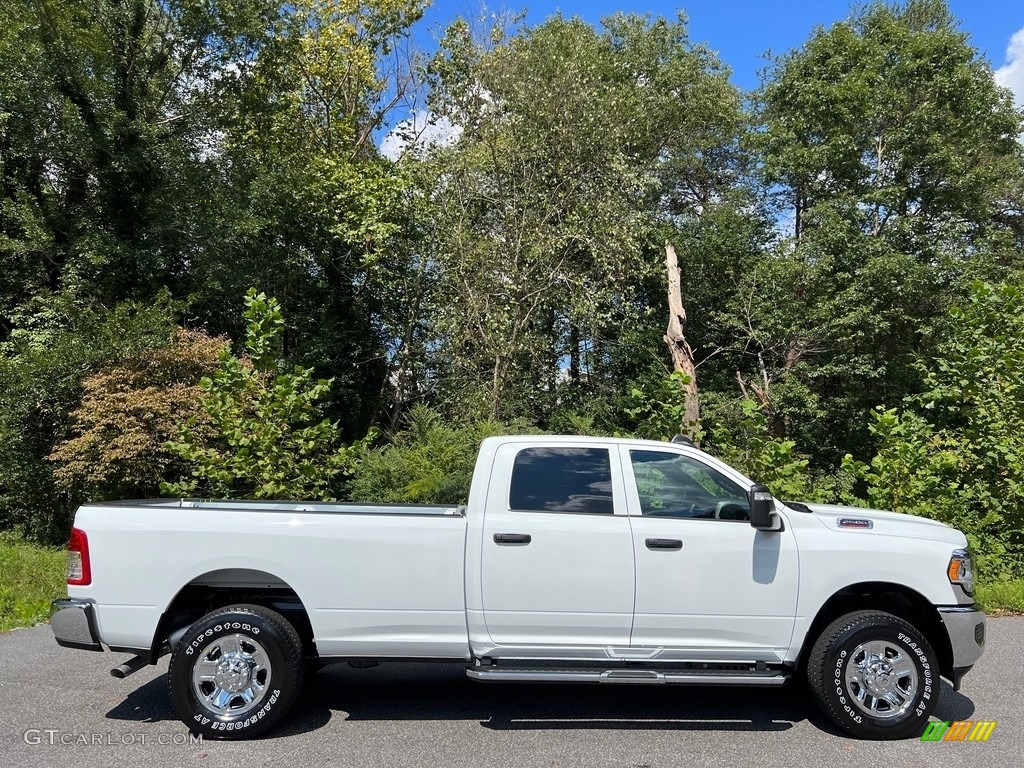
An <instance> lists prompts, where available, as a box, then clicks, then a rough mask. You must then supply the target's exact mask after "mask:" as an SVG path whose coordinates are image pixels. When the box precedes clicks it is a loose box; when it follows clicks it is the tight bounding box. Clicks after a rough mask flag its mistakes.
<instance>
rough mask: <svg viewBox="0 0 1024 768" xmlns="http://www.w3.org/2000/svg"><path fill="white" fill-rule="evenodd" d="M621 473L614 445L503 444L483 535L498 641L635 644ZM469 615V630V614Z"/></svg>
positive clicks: (580, 651) (490, 631)
mask: <svg viewBox="0 0 1024 768" xmlns="http://www.w3.org/2000/svg"><path fill="white" fill-rule="evenodd" d="M621 478H622V474H621V468H620V467H619V454H618V451H617V450H615V447H614V446H612V445H608V444H600V443H595V442H593V441H588V442H587V443H586V444H585V445H581V444H580V443H579V442H576V443H559V442H558V441H557V440H556V441H551V442H550V443H545V442H543V441H542V440H541V441H538V440H537V439H533V440H531V442H529V443H525V444H524V443H517V442H509V443H505V444H503V445H500V446H499V447H498V449H497V451H496V453H495V456H494V464H493V469H492V471H491V475H490V485H489V488H488V492H487V496H486V507H485V509H484V521H483V532H482V537H481V541H480V547H481V551H480V580H481V581H480V586H481V603H482V609H483V620H484V623H485V625H486V633H487V636H488V637H489V639H490V642H491V643H493V644H494V645H495V646H498V647H500V648H504V649H506V651H507V650H508V649H513V648H518V649H520V650H521V651H523V652H524V653H525V655H531V654H530V649H533V651H534V653H535V654H536V655H543V652H542V650H541V649H542V648H553V647H557V648H558V649H560V651H561V652H563V653H565V654H567V655H570V656H580V657H582V656H592V655H594V653H595V649H598V650H599V651H600V652H602V653H603V649H605V648H608V647H618V648H622V649H624V650H628V648H629V635H630V629H631V626H632V622H633V587H634V569H633V541H632V537H631V535H630V526H629V518H628V516H627V515H626V504H625V494H624V492H623V487H622V480H621ZM471 614H472V612H471ZM470 622H471V632H472V623H473V617H472V615H471V616H470ZM495 655H501V652H499V653H496V654H495Z"/></svg>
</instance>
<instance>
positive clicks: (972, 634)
mask: <svg viewBox="0 0 1024 768" xmlns="http://www.w3.org/2000/svg"><path fill="white" fill-rule="evenodd" d="M939 617H940V618H941V619H942V624H943V626H944V627H945V628H946V634H947V635H948V636H949V647H950V648H951V649H952V650H953V687H954V688H955V689H956V690H959V689H960V681H961V680H962V679H963V676H964V675H966V674H967V673H968V672H969V671H970V669H971V667H973V666H974V664H975V662H977V661H978V659H980V658H981V654H982V653H983V652H984V650H985V612H984V611H981V610H978V609H977V608H974V607H973V606H955V607H945V608H939Z"/></svg>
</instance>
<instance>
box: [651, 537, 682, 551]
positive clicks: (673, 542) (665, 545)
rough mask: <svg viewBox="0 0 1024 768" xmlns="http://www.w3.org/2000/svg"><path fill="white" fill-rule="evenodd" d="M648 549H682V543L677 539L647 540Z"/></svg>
mask: <svg viewBox="0 0 1024 768" xmlns="http://www.w3.org/2000/svg"><path fill="white" fill-rule="evenodd" d="M645 543H646V544H647V548H648V549H682V548H683V542H682V541H680V540H679V539H648V540H647V541H646V542H645Z"/></svg>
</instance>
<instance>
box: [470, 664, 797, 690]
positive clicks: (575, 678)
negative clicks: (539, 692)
mask: <svg viewBox="0 0 1024 768" xmlns="http://www.w3.org/2000/svg"><path fill="white" fill-rule="evenodd" d="M466 674H467V675H468V676H469V677H470V678H471V679H473V680H478V681H480V682H482V683H618V684H620V685H764V686H778V685H783V684H784V683H786V681H788V680H789V679H790V677H791V675H790V674H789V673H786V672H777V671H774V670H772V671H766V672H742V673H738V672H707V671H704V672H688V671H684V670H665V671H661V670H655V669H609V670H603V671H602V670H600V669H524V668H512V669H499V668H498V667H471V668H469V669H467V670H466Z"/></svg>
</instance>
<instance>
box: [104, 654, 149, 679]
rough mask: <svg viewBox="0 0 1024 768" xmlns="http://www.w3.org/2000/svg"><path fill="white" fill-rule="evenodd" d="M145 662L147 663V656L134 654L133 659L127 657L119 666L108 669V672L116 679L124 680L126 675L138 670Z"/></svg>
mask: <svg viewBox="0 0 1024 768" xmlns="http://www.w3.org/2000/svg"><path fill="white" fill-rule="evenodd" d="M147 664H149V656H136V657H135V658H134V659H128V661H126V662H125V663H124V664H122V665H121V666H120V667H114V668H113V669H112V670H110V674H111V675H112V676H114V677H116V678H117V679H118V680H124V678H126V677H128V675H130V674H133V673H135V672H138V671H139V670H140V669H142V668H143V667H144V666H146V665H147Z"/></svg>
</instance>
